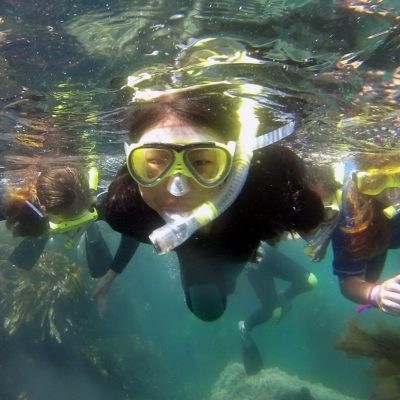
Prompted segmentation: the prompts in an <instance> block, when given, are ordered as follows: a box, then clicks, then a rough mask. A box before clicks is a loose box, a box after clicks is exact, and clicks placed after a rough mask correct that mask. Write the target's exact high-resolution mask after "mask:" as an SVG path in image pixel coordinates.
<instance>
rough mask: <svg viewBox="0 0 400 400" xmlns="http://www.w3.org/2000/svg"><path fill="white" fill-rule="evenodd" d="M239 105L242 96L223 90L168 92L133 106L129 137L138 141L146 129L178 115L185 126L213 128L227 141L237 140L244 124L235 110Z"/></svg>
mask: <svg viewBox="0 0 400 400" xmlns="http://www.w3.org/2000/svg"><path fill="white" fill-rule="evenodd" d="M239 104H240V100H239V99H238V98H234V97H228V96H227V95H226V94H224V93H219V92H207V93H205V92H198V91H181V92H172V93H165V94H162V95H160V96H158V97H156V98H154V99H152V100H150V101H146V102H137V103H134V104H133V105H132V106H131V109H130V111H129V112H128V114H127V117H126V126H127V129H128V132H129V133H128V135H129V139H130V140H131V141H132V142H135V141H137V140H138V139H139V137H140V136H141V135H142V134H143V132H144V131H145V130H148V129H150V128H152V127H153V126H155V125H157V124H158V123H160V122H162V121H163V120H165V119H166V118H171V117H174V118H175V119H176V120H177V121H179V122H181V123H182V125H191V126H199V127H203V128H209V129H211V130H213V131H214V132H216V133H217V134H218V135H221V136H222V137H224V138H225V139H226V140H236V139H237V138H238V135H239V128H240V126H239V120H238V118H235V112H236V110H237V109H238V107H239Z"/></svg>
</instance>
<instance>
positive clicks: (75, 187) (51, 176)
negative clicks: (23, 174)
mask: <svg viewBox="0 0 400 400" xmlns="http://www.w3.org/2000/svg"><path fill="white" fill-rule="evenodd" d="M92 197H93V195H92V193H91V191H90V188H89V183H88V180H87V177H86V174H85V173H84V171H83V170H81V169H80V168H75V167H56V168H51V169H50V168H49V169H48V170H45V171H43V172H42V173H41V174H40V175H39V177H37V178H32V179H31V180H30V181H29V182H28V183H26V184H25V185H24V186H20V187H18V188H12V189H8V190H6V193H5V196H4V202H3V213H4V216H5V217H6V225H7V227H8V228H9V229H11V230H12V231H13V233H14V235H16V236H39V235H41V234H43V233H45V231H46V230H47V222H46V223H45V219H44V218H42V219H40V218H38V214H37V213H35V212H33V208H32V206H33V207H35V208H36V209H37V210H38V211H40V212H42V213H43V214H44V215H46V214H47V213H51V214H55V215H57V216H59V217H61V218H73V217H76V216H77V215H79V214H80V213H82V212H83V211H84V210H86V209H88V208H89V207H90V206H91V204H92V201H93V199H92Z"/></svg>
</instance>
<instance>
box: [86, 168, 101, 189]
mask: <svg viewBox="0 0 400 400" xmlns="http://www.w3.org/2000/svg"><path fill="white" fill-rule="evenodd" d="M88 175H89V176H88V180H89V188H90V189H92V190H94V191H96V190H97V186H98V185H99V171H98V169H97V168H96V167H91V168H90V169H89V172H88Z"/></svg>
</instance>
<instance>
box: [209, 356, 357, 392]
mask: <svg viewBox="0 0 400 400" xmlns="http://www.w3.org/2000/svg"><path fill="white" fill-rule="evenodd" d="M210 400H356V399H355V398H353V397H349V396H345V395H343V394H341V393H338V392H335V391H334V390H332V389H329V388H327V387H325V386H323V385H320V384H318V383H311V382H307V381H305V380H302V379H300V378H298V377H297V376H293V375H289V374H287V373H286V372H284V371H281V370H280V369H279V368H268V369H264V370H262V371H261V372H260V373H259V374H257V375H253V376H250V377H248V376H246V374H245V371H244V368H243V366H242V365H240V364H237V363H235V364H229V365H228V366H227V367H226V368H225V369H224V371H222V373H221V375H220V377H219V379H218V381H217V382H216V384H215V385H214V387H213V388H212V390H211V396H210Z"/></svg>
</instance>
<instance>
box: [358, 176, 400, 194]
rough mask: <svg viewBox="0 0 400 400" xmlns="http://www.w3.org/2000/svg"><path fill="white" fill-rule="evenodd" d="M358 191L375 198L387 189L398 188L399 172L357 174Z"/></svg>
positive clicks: (399, 182) (399, 184)
mask: <svg viewBox="0 0 400 400" xmlns="http://www.w3.org/2000/svg"><path fill="white" fill-rule="evenodd" d="M356 183H357V188H358V190H359V191H360V192H361V193H363V194H366V195H370V196H376V195H378V194H380V193H382V192H383V191H384V190H385V189H388V188H394V187H397V188H400V171H393V172H386V171H379V172H363V171H360V172H357V173H356Z"/></svg>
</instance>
